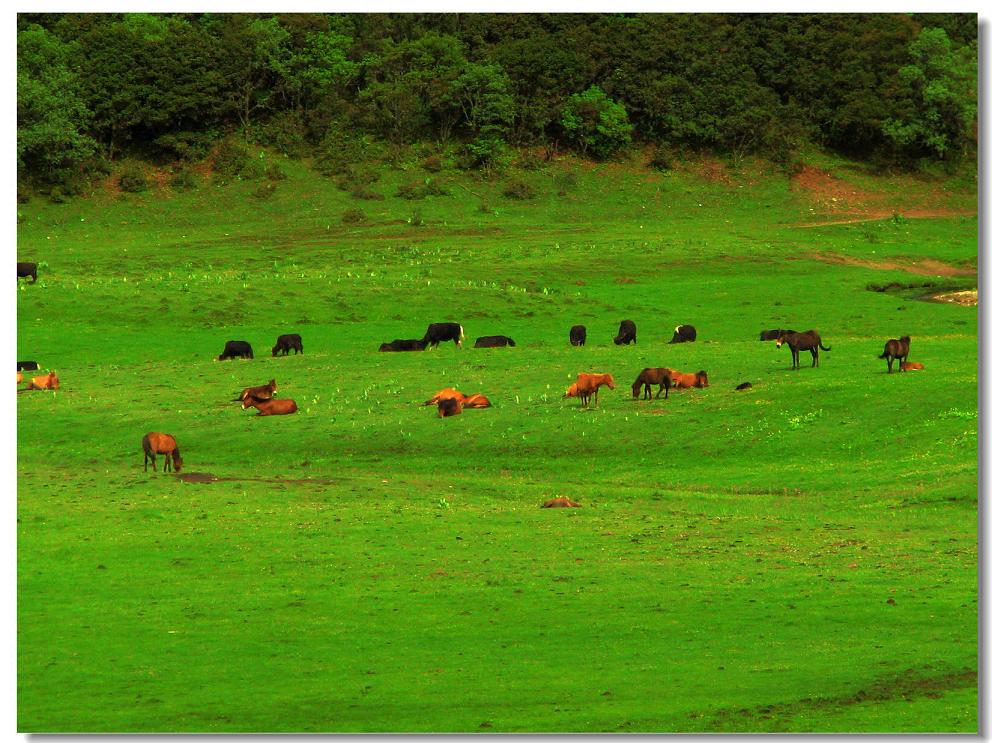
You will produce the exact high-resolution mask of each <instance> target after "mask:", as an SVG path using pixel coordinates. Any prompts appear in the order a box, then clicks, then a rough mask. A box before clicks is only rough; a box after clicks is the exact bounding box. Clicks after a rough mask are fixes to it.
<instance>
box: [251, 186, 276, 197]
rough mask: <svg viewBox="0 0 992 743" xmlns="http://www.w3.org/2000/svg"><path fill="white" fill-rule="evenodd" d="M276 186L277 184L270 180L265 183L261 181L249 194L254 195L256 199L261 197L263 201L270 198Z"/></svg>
mask: <svg viewBox="0 0 992 743" xmlns="http://www.w3.org/2000/svg"><path fill="white" fill-rule="evenodd" d="M276 188H277V186H276V184H275V183H272V182H271V181H267V182H265V183H262V184H261V185H260V186H259V187H258V188H256V189H255V190H254V191H252V192H251V195H252V196H254V197H255V198H256V199H261V200H263V201H264V200H265V199H271V198H272V195H273V194H274V193H275V192H276Z"/></svg>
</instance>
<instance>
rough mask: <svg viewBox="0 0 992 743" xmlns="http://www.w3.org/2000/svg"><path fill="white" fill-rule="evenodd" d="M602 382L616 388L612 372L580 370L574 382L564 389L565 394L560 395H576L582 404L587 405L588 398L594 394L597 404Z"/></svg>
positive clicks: (612, 388) (613, 388)
mask: <svg viewBox="0 0 992 743" xmlns="http://www.w3.org/2000/svg"><path fill="white" fill-rule="evenodd" d="M604 384H605V385H606V386H607V387H609V388H610V389H611V390H615V389H616V388H617V385H616V382H615V381H613V375H612V374H588V373H586V372H580V373H579V376H578V377H577V378H576V382H575V384H573V385H572V386H571V387H569V388H568V389H567V390H565V394H564V395H562V397H578V398H579V399H580V400H581V401H582V404H583V405H584V406H586V407H588V406H589V400H590V399H591V398H592V396H593V395H594V394H595V395H596V404H597V405H599V388H600V387H602V386H603V385H604Z"/></svg>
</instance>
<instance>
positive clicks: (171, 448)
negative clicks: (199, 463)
mask: <svg viewBox="0 0 992 743" xmlns="http://www.w3.org/2000/svg"><path fill="white" fill-rule="evenodd" d="M141 448H142V449H143V450H144V452H145V472H148V460H149V459H150V460H152V471H153V472H158V468H157V467H156V466H155V455H156V454H164V455H165V464H163V465H162V471H163V472H168V471H169V465H170V463H171V465H172V469H174V470H175V471H176V472H179V470H181V469H182V467H183V458H182V457H181V456H179V444H177V443H176V438H175V437H174V436H170V435H169V434H167V433H155V432H152V433H146V434H145V435H144V437H143V438H142V439H141Z"/></svg>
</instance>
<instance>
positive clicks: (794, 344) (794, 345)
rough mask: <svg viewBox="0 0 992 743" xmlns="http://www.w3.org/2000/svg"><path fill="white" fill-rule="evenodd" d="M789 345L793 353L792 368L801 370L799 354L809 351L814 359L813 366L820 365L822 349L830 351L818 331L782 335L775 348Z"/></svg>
mask: <svg viewBox="0 0 992 743" xmlns="http://www.w3.org/2000/svg"><path fill="white" fill-rule="evenodd" d="M786 343H787V344H789V349H790V350H791V351H792V368H793V369H798V368H799V352H800V351H809V352H810V355H811V356H812V357H813V364H812V365H813V366H819V365H820V349H821V348H822V349H823V350H824V351H829V350H830V349H829V348H827V347H826V346H824V345H823V341H822V340H820V333H819V331H816V330H807V331H806V332H805V333H788V332H786V333H782V335H780V336H779V337H778V340H776V341H775V348H781V347H782V345H783V344H786Z"/></svg>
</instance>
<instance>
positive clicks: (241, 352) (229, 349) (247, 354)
mask: <svg viewBox="0 0 992 743" xmlns="http://www.w3.org/2000/svg"><path fill="white" fill-rule="evenodd" d="M235 358H241V359H253V358H255V354H253V353H252V351H251V344H250V343H249V342H248V341H228V342H227V343H225V344H224V353H222V354H221V355H220V356H218V357H217V360H218V361H223V360H224V359H235Z"/></svg>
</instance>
